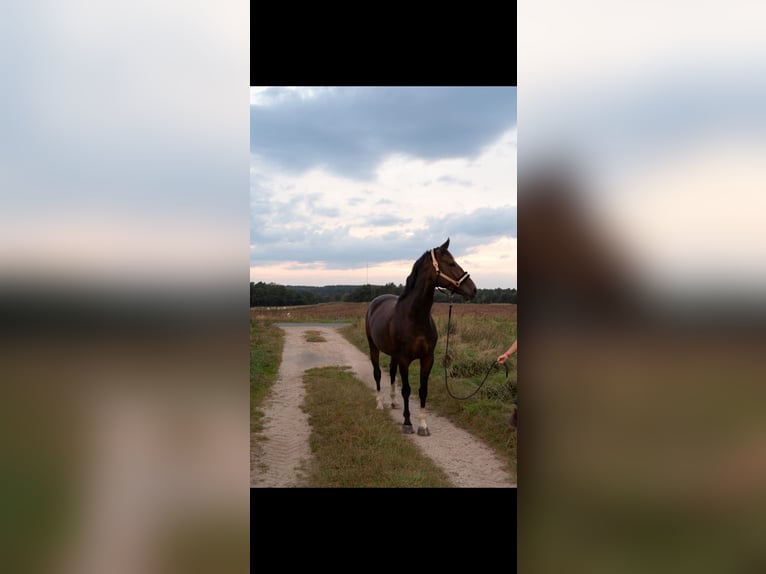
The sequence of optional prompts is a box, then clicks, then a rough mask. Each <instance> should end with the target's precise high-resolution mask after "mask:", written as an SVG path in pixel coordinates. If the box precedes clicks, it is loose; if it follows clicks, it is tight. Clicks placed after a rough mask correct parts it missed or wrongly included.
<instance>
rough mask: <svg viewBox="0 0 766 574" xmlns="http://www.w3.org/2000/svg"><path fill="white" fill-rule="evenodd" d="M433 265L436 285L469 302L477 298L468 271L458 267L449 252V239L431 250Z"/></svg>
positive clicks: (474, 286)
mask: <svg viewBox="0 0 766 574" xmlns="http://www.w3.org/2000/svg"><path fill="white" fill-rule="evenodd" d="M431 264H432V265H433V267H434V271H435V272H436V285H437V286H438V287H443V288H444V289H449V290H450V291H451V292H452V293H458V294H460V295H462V297H463V299H465V300H469V299H473V298H474V297H476V285H474V282H473V281H471V277H470V275H469V274H468V272H467V271H463V268H462V267H461V266H460V265H458V262H457V261H455V258H454V257H452V254H451V253H450V252H449V237H448V238H447V241H445V242H444V243H442V244H441V245H440V246H439V247H434V248H433V249H431Z"/></svg>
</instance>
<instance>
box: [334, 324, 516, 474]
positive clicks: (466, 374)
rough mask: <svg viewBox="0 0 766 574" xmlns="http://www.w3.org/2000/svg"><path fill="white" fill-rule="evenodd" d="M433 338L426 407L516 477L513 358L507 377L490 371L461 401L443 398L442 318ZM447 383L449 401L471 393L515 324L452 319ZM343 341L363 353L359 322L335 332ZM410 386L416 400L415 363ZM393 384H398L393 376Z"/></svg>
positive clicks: (502, 372)
mask: <svg viewBox="0 0 766 574" xmlns="http://www.w3.org/2000/svg"><path fill="white" fill-rule="evenodd" d="M435 323H436V328H437V330H438V332H439V342H438V343H437V347H436V353H435V360H434V367H433V369H432V370H431V375H430V377H429V384H428V400H427V407H428V408H429V409H432V410H433V411H434V412H436V413H438V414H440V415H442V416H445V417H447V418H448V419H450V421H452V422H453V423H454V424H455V425H457V426H459V427H461V428H463V429H465V430H467V431H469V432H471V433H472V434H474V435H475V436H477V437H479V438H481V439H483V440H484V441H485V442H486V443H487V444H488V445H489V446H490V447H492V448H493V449H494V450H495V452H496V453H497V454H498V456H500V458H501V460H503V461H505V462H506V464H507V467H508V470H509V471H510V472H511V473H512V474H513V476H514V479H515V477H516V446H517V435H516V429H514V428H511V426H510V425H509V419H510V416H511V413H512V412H513V408H514V406H513V398H514V397H515V391H516V382H517V380H516V379H517V377H516V355H513V356H512V358H511V359H510V360H509V361H508V362H507V364H508V366H509V377H506V375H505V368H503V367H498V368H497V369H494V370H493V371H492V372H491V373H490V375H489V376H488V377H487V381H486V382H485V383H484V386H483V387H482V388H481V390H480V391H479V392H477V393H476V394H475V395H473V396H472V397H471V398H469V399H466V400H456V399H454V398H452V397H450V396H449V394H448V393H447V390H446V387H445V380H444V376H445V375H444V366H443V365H444V351H445V343H446V334H447V317H437V318H435ZM450 329H451V331H452V332H451V334H450V341H449V354H450V361H449V364H448V378H447V380H448V383H449V388H450V390H451V392H452V394H453V395H455V396H457V397H464V396H466V395H468V394H470V393H471V392H472V391H474V390H475V389H476V388H477V387H478V385H479V383H480V382H481V380H482V379H483V378H484V375H485V374H486V373H487V370H488V369H489V367H490V365H492V364H493V363H494V361H495V360H496V359H497V357H498V356H499V355H500V354H501V353H502V352H504V351H505V350H506V349H507V348H508V347H509V346H510V344H511V343H512V342H513V340H514V339H515V338H516V321H515V320H512V319H503V318H492V317H482V318H478V317H466V316H464V317H460V318H456V317H453V318H452V325H451V327H450ZM340 332H341V333H342V334H343V336H344V337H346V339H348V340H349V341H350V342H351V343H353V344H354V345H355V346H356V347H357V348H359V349H360V350H361V351H362V352H363V353H365V354H367V353H368V352H369V349H368V345H367V337H366V336H365V333H364V318H363V317H359V318H356V319H353V320H352V324H351V325H350V326H348V327H344V328H342V329H340ZM388 365H389V358H388V356H387V355H383V354H381V369H382V370H383V378H382V379H381V382H382V383H385V384H386V385H388V383H389V379H388ZM409 378H410V386H411V388H412V394H413V395H415V396H417V393H418V390H419V388H420V363H419V361H415V362H413V363H412V365H410V371H409ZM397 380H398V381H401V379H400V377H399V375H397Z"/></svg>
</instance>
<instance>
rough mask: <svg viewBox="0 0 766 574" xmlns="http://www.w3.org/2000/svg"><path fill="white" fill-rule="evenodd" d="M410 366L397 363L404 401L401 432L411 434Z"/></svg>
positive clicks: (405, 363)
mask: <svg viewBox="0 0 766 574" xmlns="http://www.w3.org/2000/svg"><path fill="white" fill-rule="evenodd" d="M409 369H410V365H409V363H407V362H405V361H402V362H400V363H399V375H400V376H401V377H402V401H404V423H403V424H402V432H403V433H405V434H412V432H413V431H412V422H411V421H410V374H409Z"/></svg>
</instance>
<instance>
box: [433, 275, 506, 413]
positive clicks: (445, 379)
mask: <svg viewBox="0 0 766 574" xmlns="http://www.w3.org/2000/svg"><path fill="white" fill-rule="evenodd" d="M437 289H439V290H441V287H437ZM452 295H453V294H452V293H451V292H450V294H449V314H448V315H447V345H446V347H445V348H444V386H445V387H446V389H447V394H448V395H449V396H451V397H452V398H453V399H457V400H458V401H464V400H466V399H470V398H471V397H472V396H474V395H475V394H476V393H478V392H479V389H481V387H482V386H483V385H484V383H486V382H487V377H489V374H490V373H491V372H492V369H494V368H495V367H497V366H498V364H497V362H494V363H492V364H491V365H490V366H489V369H487V372H486V374H485V375H484V378H483V379H482V380H481V383H479V386H478V387H476V389H474V391H473V392H472V393H471V394H470V395H466V396H464V397H458V396H455V395H453V394H452V391H450V390H449V383H448V382H447V361H448V360H449V335H450V326H451V325H452ZM503 366H504V367H505V376H506V378H508V376H509V371H508V361H506V362H505V363H503Z"/></svg>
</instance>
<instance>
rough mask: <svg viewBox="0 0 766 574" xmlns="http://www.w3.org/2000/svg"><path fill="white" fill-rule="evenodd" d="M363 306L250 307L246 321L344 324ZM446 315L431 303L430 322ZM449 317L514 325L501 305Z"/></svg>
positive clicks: (458, 307) (455, 310)
mask: <svg viewBox="0 0 766 574" xmlns="http://www.w3.org/2000/svg"><path fill="white" fill-rule="evenodd" d="M367 305H368V304H367V303H320V304H319V305H301V306H299V307H253V308H251V309H250V318H251V319H264V320H269V321H276V322H282V321H284V322H318V323H331V322H336V321H348V320H350V319H353V318H355V317H359V318H362V319H364V312H365V311H366V310H367ZM448 313H449V304H448V303H435V304H434V306H433V309H432V312H431V314H432V315H433V316H434V319H436V318H438V317H447V314H448ZM452 315H453V317H457V316H470V317H475V318H492V319H508V320H512V321H513V322H514V324H515V323H516V305H511V304H505V303H490V304H487V305H472V304H470V303H469V304H465V303H463V304H455V305H453V306H452ZM510 344H511V341H509V342H508V345H510ZM506 348H507V347H506ZM503 350H504V349H503Z"/></svg>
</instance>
